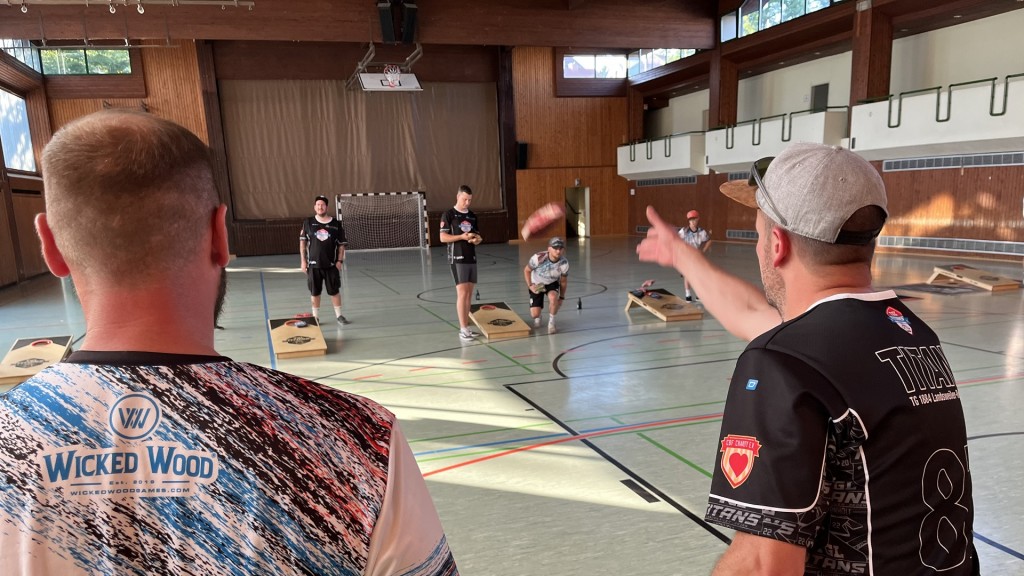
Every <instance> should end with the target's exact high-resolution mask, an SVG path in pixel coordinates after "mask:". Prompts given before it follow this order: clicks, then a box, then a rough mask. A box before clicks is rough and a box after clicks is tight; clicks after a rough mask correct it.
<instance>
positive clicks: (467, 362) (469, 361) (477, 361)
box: [463, 360, 487, 364]
mask: <svg viewBox="0 0 1024 576" xmlns="http://www.w3.org/2000/svg"><path fill="white" fill-rule="evenodd" d="M481 362H487V360H466V361H465V362H463V364H479V363H481Z"/></svg>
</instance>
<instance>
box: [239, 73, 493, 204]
mask: <svg viewBox="0 0 1024 576" xmlns="http://www.w3.org/2000/svg"><path fill="white" fill-rule="evenodd" d="M220 95H221V111H222V114H223V118H224V135H225V139H226V141H227V156H228V166H229V169H230V171H231V187H232V193H233V200H234V209H235V217H236V218H238V219H240V220H249V219H265V218H294V217H300V216H306V215H308V214H310V213H311V211H312V206H313V198H314V197H315V196H317V195H319V194H323V195H325V196H328V197H330V198H333V197H334V195H335V194H348V193H357V192H401V191H409V190H422V191H424V192H426V197H427V208H428V209H429V210H433V211H436V210H444V209H446V208H448V207H450V206H451V205H452V204H454V202H455V191H456V189H457V188H458V187H459V185H460V184H468V185H470V186H471V187H472V188H473V208H474V209H475V210H477V211H483V210H494V209H500V208H502V207H503V205H502V201H501V192H500V188H499V162H498V159H499V153H498V111H497V101H496V89H495V85H494V84H493V83H427V84H425V85H424V87H423V91H422V92H399V93H384V92H363V91H362V90H358V89H357V90H347V89H346V88H345V83H344V82H341V81H335V80H302V81H296V80H279V81H278V80H275V81H263V80H224V81H222V82H221V83H220Z"/></svg>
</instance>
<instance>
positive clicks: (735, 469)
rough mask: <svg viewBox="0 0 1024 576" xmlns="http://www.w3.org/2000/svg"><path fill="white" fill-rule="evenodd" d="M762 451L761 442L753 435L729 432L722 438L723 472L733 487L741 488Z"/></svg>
mask: <svg viewBox="0 0 1024 576" xmlns="http://www.w3.org/2000/svg"><path fill="white" fill-rule="evenodd" d="M760 452H761V443H760V442H758V441H757V438H754V437H753V436H737V435H735V434H729V435H728V436H726V437H725V438H722V464H721V468H722V472H723V473H725V479H726V480H728V481H729V484H730V485H732V487H733V488H739V487H740V485H742V484H743V483H744V482H746V481H747V478H749V477H750V472H751V471H752V470H753V469H754V458H757V457H758V455H759V453H760Z"/></svg>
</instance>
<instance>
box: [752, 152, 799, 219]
mask: <svg viewBox="0 0 1024 576" xmlns="http://www.w3.org/2000/svg"><path fill="white" fill-rule="evenodd" d="M772 160H775V156H765V157H764V158H761V159H760V160H758V161H756V162H754V165H753V166H751V167H750V179H749V180H747V184H748V185H750V186H757V187H758V189H760V190H761V195H762V196H763V197H764V201H765V203H766V204H768V206H769V207H771V209H772V215H771V216H772V219H773V220H775V221H776V222H778V223H779V224H781V225H782V227H783V228H785V227H786V226H788V225H789V222H787V221H786V217H785V216H783V215H782V214H781V213H780V212H779V209H778V208H776V207H775V203H774V202H772V197H771V196H770V195H769V194H768V188H766V187H765V185H764V175H765V174H767V173H768V166H769V165H770V164H771V163H772Z"/></svg>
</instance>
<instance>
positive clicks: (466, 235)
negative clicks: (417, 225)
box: [440, 184, 481, 341]
mask: <svg viewBox="0 0 1024 576" xmlns="http://www.w3.org/2000/svg"><path fill="white" fill-rule="evenodd" d="M472 201H473V190H472V189H471V188H470V187H469V186H466V185H465V184H463V185H462V186H459V190H458V192H456V193H455V206H454V207H453V208H449V209H448V210H447V211H446V212H445V213H444V214H442V215H441V234H440V238H441V242H444V243H445V244H447V245H448V263H449V264H450V265H451V267H452V277H453V278H454V279H455V295H456V303H455V308H456V312H457V313H458V316H459V338H461V339H463V340H466V341H469V340H473V339H474V338H476V336H477V334H476V332H473V331H472V330H470V329H469V304H470V299H471V298H472V295H473V286H475V285H476V245H477V244H479V243H480V241H481V236H480V230H479V228H477V222H476V214H474V213H473V211H472V210H470V209H469V205H470V204H471V203H472Z"/></svg>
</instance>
